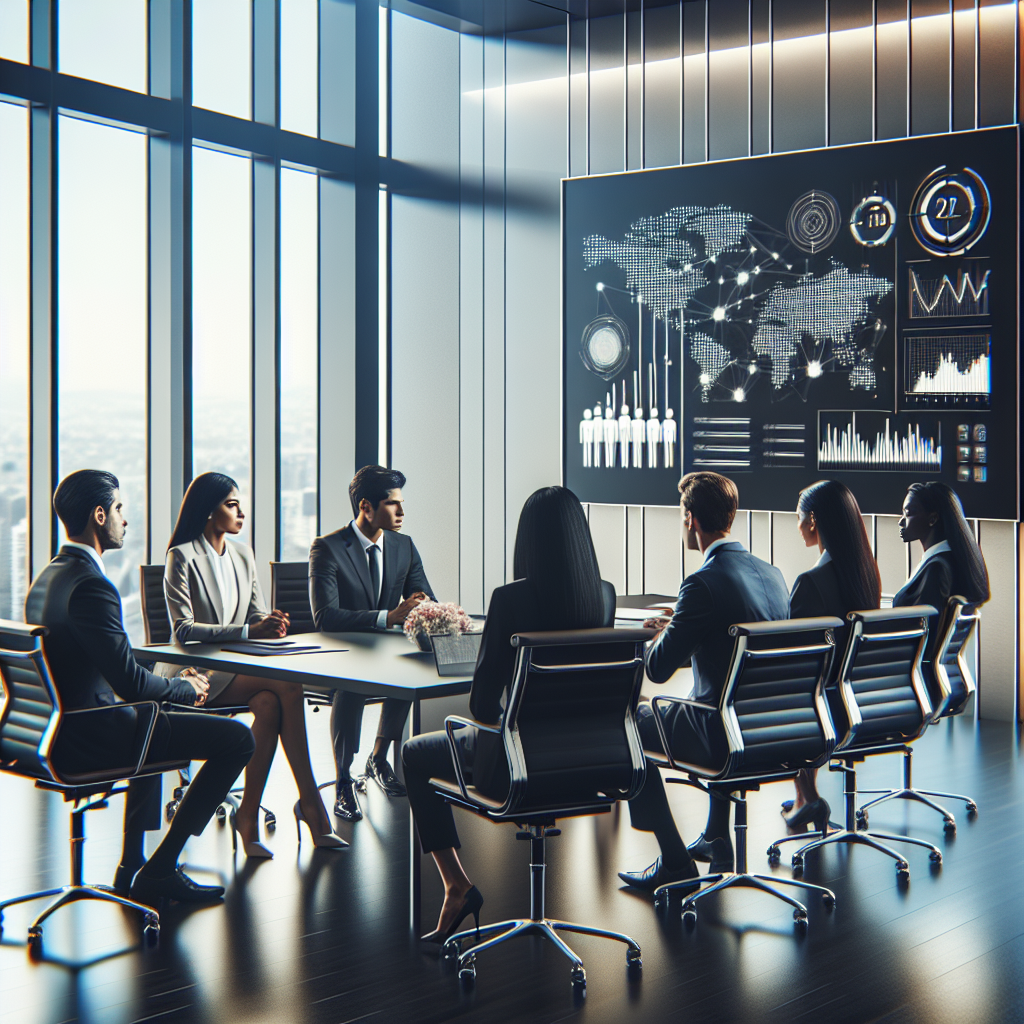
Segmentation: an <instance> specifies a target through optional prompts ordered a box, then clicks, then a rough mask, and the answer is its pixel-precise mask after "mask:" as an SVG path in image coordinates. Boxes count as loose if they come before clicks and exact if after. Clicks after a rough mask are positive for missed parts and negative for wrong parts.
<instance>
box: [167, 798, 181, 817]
mask: <svg viewBox="0 0 1024 1024" xmlns="http://www.w3.org/2000/svg"><path fill="white" fill-rule="evenodd" d="M177 809H178V801H177V800H168V801H167V806H166V807H165V808H164V817H165V818H166V819H167V820H168V821H172V820H173V819H174V812H175V811H177Z"/></svg>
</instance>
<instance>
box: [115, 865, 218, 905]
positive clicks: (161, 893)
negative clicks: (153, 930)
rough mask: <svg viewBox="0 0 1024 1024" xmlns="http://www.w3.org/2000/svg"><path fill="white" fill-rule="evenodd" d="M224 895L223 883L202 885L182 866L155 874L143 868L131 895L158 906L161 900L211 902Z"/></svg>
mask: <svg viewBox="0 0 1024 1024" xmlns="http://www.w3.org/2000/svg"><path fill="white" fill-rule="evenodd" d="M223 895H224V886H222V885H200V884H199V883H198V882H194V881H192V879H191V878H189V877H188V875H186V874H185V872H184V871H182V870H181V868H178V869H177V870H175V871H174V873H173V874H170V875H163V876H153V875H149V874H147V873H146V869H145V868H143V869H142V870H141V871H140V872H139V873H138V874H137V875H136V876H135V881H134V882H132V888H131V896H132V899H133V900H137V901H138V902H139V903H145V904H146V905H147V906H150V907H153V906H156V904H157V903H159V902H160V900H177V901H178V902H179V903H211V902H213V901H214V900H219V899H221V898H222V897H223Z"/></svg>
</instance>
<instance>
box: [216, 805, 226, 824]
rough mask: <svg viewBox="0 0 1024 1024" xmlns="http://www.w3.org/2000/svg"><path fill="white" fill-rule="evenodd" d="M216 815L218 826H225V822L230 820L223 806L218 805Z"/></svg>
mask: <svg viewBox="0 0 1024 1024" xmlns="http://www.w3.org/2000/svg"><path fill="white" fill-rule="evenodd" d="M215 813H216V818H217V824H218V825H223V824H224V822H225V821H227V820H228V812H227V810H226V809H225V807H224V805H223V804H218V805H217V810H216V812H215Z"/></svg>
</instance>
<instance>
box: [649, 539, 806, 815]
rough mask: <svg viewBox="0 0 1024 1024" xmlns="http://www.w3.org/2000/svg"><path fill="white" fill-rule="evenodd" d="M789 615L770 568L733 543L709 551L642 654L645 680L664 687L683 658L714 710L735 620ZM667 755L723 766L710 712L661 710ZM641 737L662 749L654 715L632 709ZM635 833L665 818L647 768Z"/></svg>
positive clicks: (698, 695) (654, 774)
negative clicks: (718, 763)
mask: <svg viewBox="0 0 1024 1024" xmlns="http://www.w3.org/2000/svg"><path fill="white" fill-rule="evenodd" d="M788 615H789V593H788V591H787V590H786V581H785V579H784V578H783V576H782V573H781V572H779V570H778V569H776V568H775V567H774V566H773V565H769V564H768V563H767V562H764V561H762V560H761V559H760V558H756V557H755V556H754V555H752V554H750V552H749V551H747V550H746V549H745V548H744V547H743V545H742V544H740V543H739V542H737V541H725V542H723V543H720V544H716V545H715V546H714V547H713V548H711V549H710V550H709V551H708V553H707V555H706V557H705V559H704V564H703V565H702V566H701V567H700V568H699V569H698V570H697V571H696V572H694V573H691V574H690V575H689V576H687V577H686V579H684V580H683V583H682V586H681V587H680V588H679V598H678V600H677V601H676V606H675V609H674V611H673V613H672V618H671V620H670V622H669V624H668V625H667V626H666V627H665V629H664V630H662V632H661V633H660V635H659V636H658V638H657V639H656V640H655V641H654V643H652V644H651V646H650V647H649V648H648V650H647V657H646V662H647V665H646V667H647V677H648V678H649V679H651V680H652V681H653V682H655V683H663V682H665V681H666V680H668V679H669V678H670V677H671V676H672V675H673V673H675V671H676V670H677V669H678V668H679V667H680V666H681V665H683V664H685V663H686V661H687V660H689V661H690V663H691V665H692V667H693V694H692V699H693V700H697V701H700V702H701V703H703V704H709V705H712V706H717V705H718V702H719V700H720V698H721V695H722V689H723V687H724V686H725V681H726V676H727V673H728V670H729V662H730V660H731V658H732V650H733V646H734V643H735V641H734V638H733V637H731V636H730V635H729V627H730V626H731V625H733V624H734V623H737V622H765V621H770V620H777V619H784V618H786V617H787V616H788ZM661 715H662V721H663V724H664V727H665V734H666V737H667V739H668V741H669V744H670V746H671V748H672V753H673V754H674V755H675V756H677V757H679V758H681V759H683V760H694V761H702V760H703V761H710V762H711V763H715V762H718V761H724V758H725V754H726V744H725V734H724V731H723V728H722V723H721V719H720V718H719V716H718V714H717V713H715V712H707V713H699V712H698V711H695V710H694V709H692V708H690V707H686V706H682V705H671V706H669V707H666V708H662V709H661ZM637 724H638V726H639V728H640V738H641V740H642V742H643V744H644V748H645V749H646V750H660V749H661V741H660V739H659V736H658V729H657V725H656V723H655V721H654V712H653V711H652V710H651V707H650V705H647V704H642V705H641V706H640V708H639V709H638V711H637ZM629 810H630V818H631V821H632V823H633V827H634V828H637V829H641V830H643V831H653V830H654V829H655V826H656V824H658V823H659V822H660V821H661V820H663V816H664V815H670V814H671V812H670V810H669V807H668V801H667V799H666V797H665V786H664V783H663V781H662V778H661V775H660V773H659V772H658V770H657V769H656V768H655V767H654V766H653V764H651V763H649V764H648V771H647V777H646V781H645V782H644V786H643V789H641V791H640V793H639V794H638V795H637V796H636V797H635V798H634V799H633V800H631V801H630V805H629Z"/></svg>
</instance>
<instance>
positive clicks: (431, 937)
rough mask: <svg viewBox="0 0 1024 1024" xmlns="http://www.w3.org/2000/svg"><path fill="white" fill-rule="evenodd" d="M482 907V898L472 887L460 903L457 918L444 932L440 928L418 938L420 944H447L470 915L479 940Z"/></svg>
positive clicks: (475, 888)
mask: <svg viewBox="0 0 1024 1024" xmlns="http://www.w3.org/2000/svg"><path fill="white" fill-rule="evenodd" d="M483 905H484V898H483V896H481V895H480V890H479V889H478V888H477V887H476V886H475V885H474V886H473V887H472V888H471V889H470V890H469V892H467V893H466V898H465V900H464V901H463V903H462V909H461V910H460V911H459V916H458V917H457V918H455V920H454V921H453V922H452V923H451V924H450V925H449V926H448V928H447V929H446V930H445V931H441V929H440V928H435V929H434V930H433V931H432V932H428V933H427V934H426V935H421V936H420V942H433V943H435V944H436V945H438V946H440V945H441V944H442V943H444V942H447V941H448V939H450V938H451V937H452V936H453V935H454V934H455V933H456V932H457V931H458V930H459V925H460V924H462V922H463V921H465V919H466V918H467V917H469V915H470V914H472V915H473V921H474V923H475V924H476V935H477V938H480V908H481V907H482V906H483Z"/></svg>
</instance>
